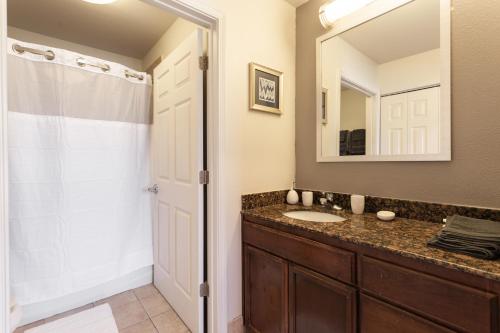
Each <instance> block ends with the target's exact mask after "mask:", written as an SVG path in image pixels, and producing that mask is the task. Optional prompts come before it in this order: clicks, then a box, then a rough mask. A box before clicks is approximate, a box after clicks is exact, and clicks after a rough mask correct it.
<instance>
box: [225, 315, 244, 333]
mask: <svg viewBox="0 0 500 333" xmlns="http://www.w3.org/2000/svg"><path fill="white" fill-rule="evenodd" d="M243 331H244V330H243V316H238V317H236V318H234V319H233V320H231V321H230V322H229V323H228V324H227V332H228V333H243Z"/></svg>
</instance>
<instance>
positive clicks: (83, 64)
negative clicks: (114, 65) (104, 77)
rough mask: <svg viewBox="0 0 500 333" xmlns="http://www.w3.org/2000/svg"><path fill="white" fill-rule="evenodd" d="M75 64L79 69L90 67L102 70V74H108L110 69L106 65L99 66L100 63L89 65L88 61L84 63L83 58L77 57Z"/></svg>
mask: <svg viewBox="0 0 500 333" xmlns="http://www.w3.org/2000/svg"><path fill="white" fill-rule="evenodd" d="M76 63H77V64H78V66H80V67H84V66H92V67H97V68H100V69H102V71H103V72H108V71H109V70H110V69H111V67H109V65H108V64H100V63H94V64H93V63H90V62H88V61H86V60H85V59H84V58H82V57H79V58H76Z"/></svg>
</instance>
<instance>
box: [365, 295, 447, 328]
mask: <svg viewBox="0 0 500 333" xmlns="http://www.w3.org/2000/svg"><path fill="white" fill-rule="evenodd" d="M360 302H361V305H360V317H361V318H360V327H361V332H363V333H386V332H398V333H453V332H454V331H451V330H449V329H447V328H445V327H443V326H440V325H438V324H435V323H433V322H430V321H428V320H426V319H423V318H421V317H419V316H416V315H413V314H411V313H408V312H406V311H403V310H401V309H399V308H397V307H394V306H391V305H389V304H386V303H384V302H381V301H378V300H376V299H374V298H372V297H369V296H366V295H363V294H361V296H360Z"/></svg>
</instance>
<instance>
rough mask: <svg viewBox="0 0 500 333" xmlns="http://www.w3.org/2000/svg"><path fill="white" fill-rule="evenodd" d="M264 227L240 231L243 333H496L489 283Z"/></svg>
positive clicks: (494, 294)
mask: <svg viewBox="0 0 500 333" xmlns="http://www.w3.org/2000/svg"><path fill="white" fill-rule="evenodd" d="M267 223H268V222H266V221H260V220H255V221H254V220H253V219H252V221H248V220H246V219H244V220H243V224H242V239H243V257H244V260H243V284H244V294H243V306H244V312H243V313H244V323H245V327H246V332H259V333H274V332H292V333H312V332H314V333H322V332H331V333H344V332H345V333H354V332H361V333H450V332H460V333H499V332H500V330H499V320H500V318H499V317H500V316H499V311H500V309H499V306H498V295H500V283H498V282H497V281H494V280H488V279H485V278H482V277H480V276H477V275H471V274H468V273H464V272H460V271H458V270H453V269H448V268H446V267H443V266H439V265H434V264H431V263H424V262H421V261H418V260H415V259H412V258H405V257H402V256H399V255H397V254H393V253H389V252H388V251H384V250H375V249H373V248H369V247H363V246H361V245H356V244H353V243H347V242H343V241H339V240H330V239H329V238H325V237H322V236H321V235H319V237H318V235H316V234H312V235H310V234H306V233H301V234H300V235H297V234H294V233H292V232H286V231H283V230H284V229H285V228H280V229H281V230H278V229H276V228H273V227H270V226H269V225H267ZM318 240H320V241H318Z"/></svg>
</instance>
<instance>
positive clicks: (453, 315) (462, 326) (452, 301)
mask: <svg viewBox="0 0 500 333" xmlns="http://www.w3.org/2000/svg"><path fill="white" fill-rule="evenodd" d="M360 269H361V271H360V273H359V274H360V287H361V288H362V289H363V290H364V291H367V292H369V293H371V294H374V295H376V296H378V297H381V298H383V299H386V300H388V301H390V302H392V303H395V304H398V305H400V306H402V307H404V308H407V309H410V310H412V311H414V312H416V313H418V314H421V315H423V316H425V317H427V318H431V319H433V320H436V321H439V322H442V323H445V324H447V325H449V326H451V327H456V328H457V329H458V330H460V331H465V332H471V333H472V332H474V333H487V332H488V333H489V332H496V328H497V327H496V323H497V296H496V295H494V294H491V293H488V292H484V291H481V290H477V289H473V288H470V287H466V286H462V285H459V284H456V283H454V282H450V281H447V280H444V279H440V278H437V277H434V276H431V275H428V274H424V273H420V272H417V271H413V270H410V269H407V268H403V267H399V266H395V265H392V264H390V263H386V262H383V261H379V260H376V259H372V258H368V257H362V258H361V264H360Z"/></svg>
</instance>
